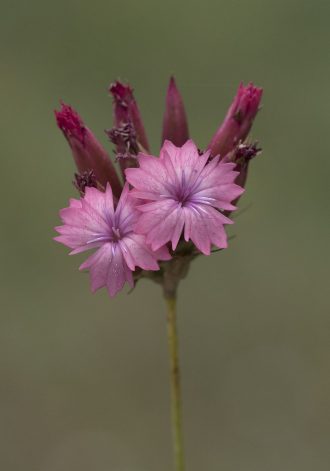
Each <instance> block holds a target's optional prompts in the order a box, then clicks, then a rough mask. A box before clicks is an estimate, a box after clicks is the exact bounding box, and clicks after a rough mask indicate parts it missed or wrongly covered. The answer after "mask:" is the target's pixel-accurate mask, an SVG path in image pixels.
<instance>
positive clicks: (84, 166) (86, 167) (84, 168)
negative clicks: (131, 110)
mask: <svg viewBox="0 0 330 471" xmlns="http://www.w3.org/2000/svg"><path fill="white" fill-rule="evenodd" d="M55 116H56V121H57V125H58V127H59V128H60V129H61V131H62V132H63V134H64V136H65V137H66V139H67V141H68V143H69V145H70V147H71V150H72V154H73V157H74V160H75V163H76V166H77V169H78V171H79V173H80V174H84V173H86V172H91V171H93V173H94V175H95V178H96V180H97V181H98V182H99V183H100V185H101V186H103V187H105V186H106V184H107V182H109V183H110V184H111V187H112V189H113V192H114V194H115V195H116V197H119V195H120V192H121V189H122V186H121V183H120V180H119V178H118V176H117V173H116V171H115V169H114V167H113V165H112V163H111V160H110V157H109V155H108V153H107V152H106V151H105V149H104V148H103V146H102V145H101V144H100V142H99V141H98V140H97V139H96V137H95V136H94V134H93V133H92V132H91V131H90V130H89V129H88V128H87V126H85V124H84V123H83V121H82V119H81V117H80V116H79V115H78V113H77V112H76V111H75V110H74V109H73V108H72V107H71V106H69V105H66V104H64V103H62V105H61V110H60V111H55Z"/></svg>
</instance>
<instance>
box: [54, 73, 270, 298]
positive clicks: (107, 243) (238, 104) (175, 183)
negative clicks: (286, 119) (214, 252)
mask: <svg viewBox="0 0 330 471" xmlns="http://www.w3.org/2000/svg"><path fill="white" fill-rule="evenodd" d="M110 92H111V93H112V95H113V98H114V124H115V127H114V128H113V129H111V130H110V131H107V133H108V136H109V138H110V140H111V141H112V142H113V143H114V144H115V146H116V155H117V159H118V160H119V163H120V167H121V171H122V176H123V178H124V182H125V183H124V186H123V187H122V184H121V182H120V179H119V177H118V175H117V173H116V171H115V168H114V166H113V164H112V162H111V160H110V158H109V156H108V155H107V153H106V151H105V150H104V148H103V147H102V146H101V144H100V143H99V142H98V141H97V139H96V138H95V136H94V135H93V134H92V132H91V131H90V130H89V129H88V128H87V127H86V126H85V125H84V124H83V122H82V120H81V118H80V117H79V116H78V114H77V113H76V112H75V111H74V110H73V109H72V108H71V107H69V106H67V105H62V109H61V111H59V112H56V118H57V123H58V125H59V127H60V128H61V129H62V131H63V133H64V135H65V137H66V138H67V140H68V142H69V144H70V147H71V150H72V153H73V156H74V159H75V162H76V166H77V168H78V172H79V174H78V175H77V181H76V185H77V186H78V187H79V190H80V193H81V198H80V199H71V200H70V205H69V207H68V208H65V209H63V210H62V211H61V213H60V216H61V219H62V221H63V225H62V226H59V227H57V228H56V230H57V232H58V233H59V234H60V235H59V236H57V237H56V238H55V240H57V241H58V242H61V243H62V244H64V245H66V246H68V247H70V248H71V249H72V252H71V253H72V254H76V253H80V252H83V251H86V250H89V249H94V250H95V252H94V253H93V255H91V256H90V257H89V258H88V259H87V260H86V261H85V262H84V263H83V264H82V265H81V267H80V268H81V269H88V270H89V271H90V278H91V288H92V291H95V290H97V289H99V288H102V287H106V288H107V290H108V292H109V295H110V296H114V295H115V294H116V293H118V292H119V291H120V290H121V289H122V288H123V286H124V285H125V283H126V282H127V283H128V284H129V285H131V286H133V283H134V279H133V273H134V272H135V271H136V269H139V270H144V271H155V270H159V263H158V262H159V261H160V262H161V263H162V264H164V263H169V261H170V259H171V258H172V257H173V256H175V254H176V249H177V247H178V244H179V242H181V241H182V244H185V243H188V242H189V241H191V242H192V243H193V244H194V246H195V247H196V248H197V250H198V251H199V252H200V253H203V254H205V255H209V254H210V252H211V248H212V246H215V247H217V248H220V249H223V248H226V247H227V237H226V233H225V230H224V225H226V224H231V223H232V221H231V220H230V219H229V218H228V215H229V213H230V212H231V211H233V210H235V209H236V206H235V205H234V204H233V202H235V201H237V200H238V198H239V197H240V195H241V194H242V193H243V191H244V190H243V188H242V186H240V185H238V184H237V180H239V179H240V177H241V174H242V173H243V171H244V173H245V178H246V171H247V165H248V162H249V160H250V158H251V157H253V156H254V155H255V154H256V153H257V151H258V149H257V147H256V146H254V147H253V146H251V145H248V144H246V143H244V141H245V139H246V137H247V135H248V133H249V130H250V128H251V125H252V122H253V120H254V118H255V115H256V113H257V111H258V108H259V104H260V100H261V93H262V92H261V89H257V88H256V87H254V86H253V85H252V84H250V85H248V86H247V87H243V86H242V85H241V86H240V88H239V90H238V93H237V96H236V97H235V99H234V102H233V104H232V105H231V107H230V109H229V111H228V113H227V116H226V118H225V121H224V123H223V124H222V125H221V126H220V128H219V129H218V131H217V132H216V134H215V136H214V137H213V139H212V140H211V142H210V145H209V146H208V149H207V150H206V151H205V152H201V151H199V150H198V148H197V147H196V145H195V144H194V143H193V141H192V140H190V139H189V134H188V123H187V118H186V113H185V110H184V106H183V101H182V98H181V96H180V94H179V92H178V89H177V87H176V84H175V82H174V79H171V81H170V85H169V88H168V93H167V99H166V110H165V116H164V123H163V145H162V148H161V151H160V155H159V157H155V156H152V155H150V151H149V144H148V140H147V137H146V133H145V130H144V126H143V122H142V119H141V115H140V112H139V109H138V107H137V104H136V101H135V99H134V96H133V92H132V89H131V88H130V87H129V86H127V85H124V84H122V83H120V82H116V83H115V84H113V85H112V86H111V87H110ZM235 182H236V183H235ZM190 246H191V244H189V247H190ZM195 250H196V249H195Z"/></svg>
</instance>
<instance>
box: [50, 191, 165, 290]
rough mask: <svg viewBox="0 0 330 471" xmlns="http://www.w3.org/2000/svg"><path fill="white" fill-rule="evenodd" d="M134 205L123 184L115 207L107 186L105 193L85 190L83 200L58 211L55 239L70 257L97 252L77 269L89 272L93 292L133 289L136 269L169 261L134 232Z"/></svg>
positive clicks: (136, 214) (150, 267)
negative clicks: (58, 220) (69, 250)
mask: <svg viewBox="0 0 330 471" xmlns="http://www.w3.org/2000/svg"><path fill="white" fill-rule="evenodd" d="M136 205H137V202H136V200H135V199H134V198H132V197H131V196H130V193H129V189H128V184H126V185H125V187H124V189H123V192H122V194H121V197H120V200H119V202H118V205H117V207H116V208H115V207H114V202H113V196H112V190H111V187H110V185H109V184H107V187H106V191H105V192H101V191H99V190H97V189H96V188H89V187H87V188H86V193H85V197H84V198H81V199H79V200H77V199H71V200H70V206H69V207H68V208H65V209H62V210H61V212H60V215H61V219H62V221H63V223H64V225H63V226H59V227H57V228H56V230H57V232H58V233H59V234H60V235H59V236H57V237H55V240H57V241H58V242H61V243H62V244H64V245H66V246H67V247H70V248H71V249H73V251H72V252H71V254H77V253H80V252H84V251H86V250H89V249H95V248H96V249H97V250H96V252H95V253H94V254H93V255H91V256H90V257H89V258H88V259H87V260H86V261H85V262H84V263H83V264H82V265H81V266H80V269H81V270H83V269H85V268H87V269H89V271H90V278H91V289H92V291H93V292H95V291H96V290H98V289H99V288H102V287H103V286H105V287H107V289H108V292H109V295H110V296H114V295H115V294H116V293H118V291H120V290H121V289H122V288H123V286H124V285H125V283H126V282H127V283H128V284H129V285H130V286H133V284H134V281H133V276H132V272H133V271H134V270H135V268H136V267H140V268H142V269H144V270H158V269H159V266H158V263H157V260H168V259H169V258H170V255H169V253H168V250H167V248H166V247H159V250H157V251H156V252H152V251H151V249H150V248H149V247H148V246H147V245H146V241H145V236H144V235H141V234H136V233H134V232H133V226H134V225H135V224H136V222H137V220H138V217H139V212H138V211H137V210H136Z"/></svg>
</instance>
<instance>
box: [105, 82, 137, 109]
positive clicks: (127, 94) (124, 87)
mask: <svg viewBox="0 0 330 471" xmlns="http://www.w3.org/2000/svg"><path fill="white" fill-rule="evenodd" d="M109 92H110V93H111V95H112V96H113V99H114V100H115V102H116V104H117V105H121V106H122V107H124V108H127V107H128V106H129V104H130V103H131V101H132V100H133V89H132V88H131V87H130V86H129V85H128V84H124V83H122V82H120V81H119V80H116V82H114V83H112V84H111V85H110V86H109Z"/></svg>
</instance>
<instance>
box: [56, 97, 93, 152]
mask: <svg viewBox="0 0 330 471" xmlns="http://www.w3.org/2000/svg"><path fill="white" fill-rule="evenodd" d="M55 117H56V122H57V126H58V127H59V128H60V129H61V131H62V132H63V134H64V135H65V137H66V138H70V137H73V138H75V139H77V140H78V141H79V142H80V143H81V144H84V140H85V134H86V128H85V125H84V123H83V121H82V119H81V118H80V116H79V114H78V113H77V112H76V111H75V110H74V109H73V108H72V107H71V106H69V105H66V104H65V103H61V110H60V111H57V110H55Z"/></svg>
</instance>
